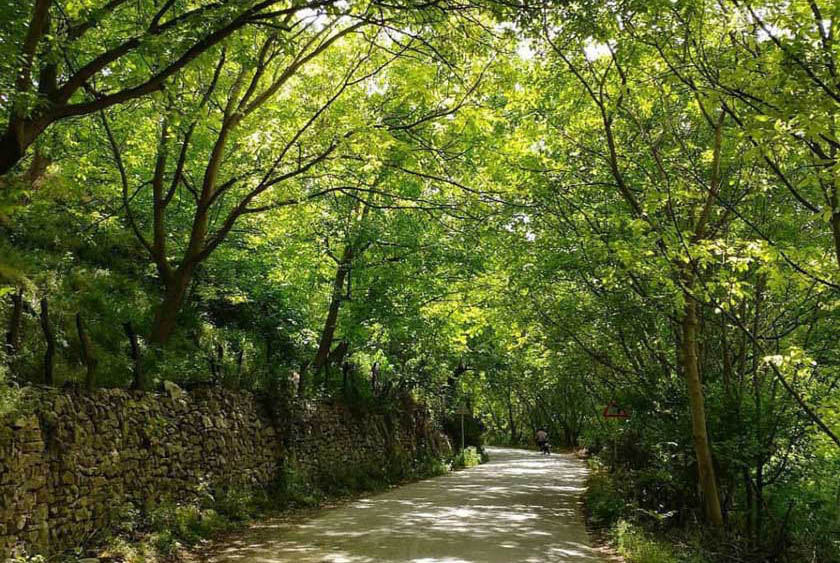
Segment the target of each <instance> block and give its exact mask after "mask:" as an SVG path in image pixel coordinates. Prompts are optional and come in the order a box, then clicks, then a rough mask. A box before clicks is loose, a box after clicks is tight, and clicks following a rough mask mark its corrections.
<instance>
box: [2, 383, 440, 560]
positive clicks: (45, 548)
mask: <svg viewBox="0 0 840 563" xmlns="http://www.w3.org/2000/svg"><path fill="white" fill-rule="evenodd" d="M19 411H20V412H23V413H28V414H23V415H20V414H19V415H12V416H8V417H6V418H5V419H0V560H2V559H4V558H5V557H6V556H7V554H8V553H9V552H10V551H11V550H12V549H13V547H14V546H15V545H24V546H26V547H27V549H28V551H29V552H30V553H56V552H59V551H61V550H63V549H67V548H70V547H74V546H76V545H80V544H83V543H84V542H85V541H86V540H87V539H88V538H89V537H90V536H91V534H93V533H94V532H96V531H101V530H103V529H107V527H108V526H109V523H110V522H111V521H112V520H113V519H114V518H115V517H116V515H117V512H118V511H119V510H120V509H121V508H122V507H124V506H125V505H126V503H131V504H132V505H134V506H135V507H138V508H142V507H147V506H150V505H153V504H154V503H156V502H157V501H159V500H161V499H162V498H167V499H170V500H187V499H189V498H190V497H191V496H193V495H194V494H195V492H196V491H197V490H198V488H199V487H205V486H213V487H216V486H225V485H237V486H263V485H268V484H269V483H271V482H272V481H273V480H274V479H275V477H276V474H277V471H278V468H279V467H280V466H281V464H282V463H283V462H284V460H294V463H295V464H297V465H298V466H300V467H301V468H302V469H303V470H304V471H305V472H306V473H307V474H310V475H311V476H312V477H313V479H314V480H316V481H317V480H318V479H326V478H328V477H329V474H330V472H331V471H335V469H336V468H337V467H348V466H350V467H352V466H359V467H377V466H384V464H385V463H387V462H388V459H389V455H392V452H394V451H399V452H404V455H407V456H409V457H416V456H417V455H419V452H420V451H421V450H422V449H424V448H428V447H431V448H438V447H441V444H442V441H441V439H440V438H439V437H438V435H437V434H436V433H435V432H433V431H432V430H431V428H430V427H429V424H428V421H427V420H426V419H425V415H424V411H423V410H422V409H418V408H416V407H415V408H413V409H412V410H411V411H410V412H407V414H405V415H403V416H400V417H395V418H394V419H392V418H389V417H385V416H382V415H378V416H373V415H367V414H364V413H359V412H353V411H351V410H349V409H347V408H346V407H343V406H340V405H308V406H307V405H304V406H297V407H294V408H293V409H292V412H289V413H287V414H288V416H287V417H286V420H285V421H284V422H283V423H282V424H280V425H279V427H278V424H276V423H273V422H272V421H271V420H270V418H269V417H267V416H266V414H265V413H264V412H263V409H262V408H261V407H260V404H259V402H258V401H257V400H256V399H255V398H254V397H253V396H252V395H251V394H249V393H245V392H233V391H227V390H221V389H205V390H200V391H195V392H191V393H186V392H183V391H181V390H180V389H178V388H177V387H176V386H174V385H171V384H167V392H166V393H163V394H157V393H139V392H128V391H123V390H117V389H111V390H100V391H96V392H94V393H81V392H79V393H77V392H63V391H59V390H54V389H27V390H26V391H25V392H24V405H23V407H22V408H21V409H19ZM395 445H396V447H395ZM389 452H391V453H389Z"/></svg>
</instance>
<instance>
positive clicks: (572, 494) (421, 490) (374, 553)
mask: <svg viewBox="0 0 840 563" xmlns="http://www.w3.org/2000/svg"><path fill="white" fill-rule="evenodd" d="M490 456H491V461H490V463H488V464H485V465H483V466H480V467H476V468H473V469H470V470H465V471H461V472H458V473H452V474H449V475H445V476H443V477H438V478H435V479H429V480H427V481H421V482H418V483H413V484H410V485H406V486H404V487H401V488H398V489H394V490H392V491H389V492H387V493H383V494H380V495H377V496H374V497H370V498H366V499H362V500H358V501H356V502H353V503H351V504H349V505H347V506H345V507H342V508H338V509H335V510H330V511H327V512H324V513H322V514H320V515H319V516H317V517H315V518H313V519H310V520H307V521H304V522H295V523H289V522H272V521H268V522H263V523H261V524H259V525H256V526H254V527H252V528H250V529H248V530H247V531H246V532H244V533H243V534H242V535H241V536H240V537H237V538H234V539H232V540H231V541H230V542H228V544H227V545H226V546H224V547H222V548H220V549H218V550H216V551H215V553H214V554H213V556H211V557H210V558H209V561H211V562H213V563H233V562H238V563H281V562H287V561H297V562H302V563H310V562H316V561H317V562H332V563H373V562H386V561H409V562H413V563H478V562H491V563H492V562H513V561H521V562H532V561H533V562H544V561H576V562H584V563H585V562H596V561H600V562H603V561H606V559H605V558H604V557H603V556H602V555H601V554H600V553H599V552H598V551H597V550H595V549H594V548H593V547H592V546H591V544H590V542H589V538H588V536H587V533H586V530H585V528H584V525H583V523H582V519H581V517H580V513H579V504H580V501H581V499H580V497H581V495H582V493H583V491H584V481H585V478H586V469H585V468H584V466H583V464H582V463H580V462H579V461H578V460H576V459H574V458H573V457H572V456H570V455H552V456H548V457H544V456H541V455H539V454H537V453H535V452H528V451H523V450H510V449H501V448H492V449H490Z"/></svg>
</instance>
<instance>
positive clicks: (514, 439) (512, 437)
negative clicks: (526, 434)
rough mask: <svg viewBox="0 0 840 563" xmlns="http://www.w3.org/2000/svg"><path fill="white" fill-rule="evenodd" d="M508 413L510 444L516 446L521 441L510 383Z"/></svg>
mask: <svg viewBox="0 0 840 563" xmlns="http://www.w3.org/2000/svg"><path fill="white" fill-rule="evenodd" d="M507 411H508V425H509V426H510V443H511V444H516V443H517V442H518V441H519V433H518V432H517V430H516V418H515V417H514V416H513V398H512V397H511V396H510V383H508V396H507Z"/></svg>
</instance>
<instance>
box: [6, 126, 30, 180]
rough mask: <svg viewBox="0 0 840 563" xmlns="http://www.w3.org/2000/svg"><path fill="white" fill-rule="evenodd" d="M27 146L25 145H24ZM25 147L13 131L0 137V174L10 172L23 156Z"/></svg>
mask: <svg viewBox="0 0 840 563" xmlns="http://www.w3.org/2000/svg"><path fill="white" fill-rule="evenodd" d="M24 148H25V147H24ZM24 148H22V147H21V144H20V143H19V142H18V139H17V136H16V135H15V134H14V132H12V131H6V132H5V133H4V134H3V136H2V137H0V176H3V175H4V174H6V173H8V172H9V171H10V170H11V169H12V168H14V167H15V165H16V164H17V163H18V162H20V160H21V159H22V158H23V151H24Z"/></svg>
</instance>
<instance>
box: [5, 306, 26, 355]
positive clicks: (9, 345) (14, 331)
mask: <svg viewBox="0 0 840 563" xmlns="http://www.w3.org/2000/svg"><path fill="white" fill-rule="evenodd" d="M22 315H23V290H22V289H18V291H17V293H13V294H12V316H11V317H10V318H9V330H8V332H6V351H7V352H8V354H9V356H14V355H15V354H17V352H18V347H19V346H20V320H21V317H22Z"/></svg>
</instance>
